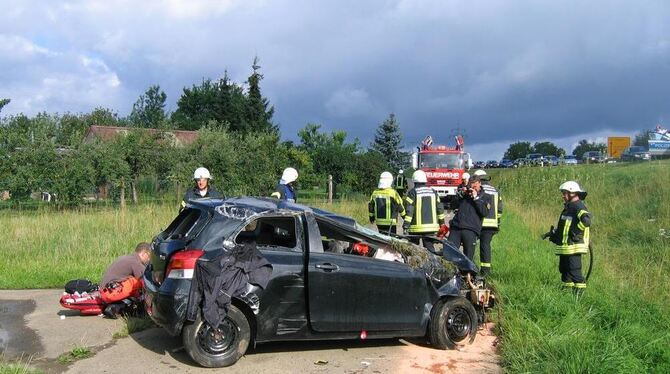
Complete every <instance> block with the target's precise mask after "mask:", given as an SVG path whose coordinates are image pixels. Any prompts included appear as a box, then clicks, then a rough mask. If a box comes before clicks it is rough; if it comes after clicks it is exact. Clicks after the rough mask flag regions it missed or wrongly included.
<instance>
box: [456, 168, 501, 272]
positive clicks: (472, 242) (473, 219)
mask: <svg viewBox="0 0 670 374" xmlns="http://www.w3.org/2000/svg"><path fill="white" fill-rule="evenodd" d="M456 207H457V208H458V211H456V214H455V215H454V218H452V219H451V224H450V225H449V241H450V242H451V244H453V245H454V246H456V247H457V248H458V247H460V246H461V245H463V253H464V254H465V255H466V256H468V258H469V259H470V260H472V259H473V258H474V256H475V246H476V245H477V238H478V237H479V235H480V234H481V231H482V220H483V218H484V217H486V215H487V214H488V211H489V209H490V207H491V197H490V196H489V195H487V194H486V193H484V191H482V185H481V180H480V179H479V177H478V176H476V175H473V176H472V177H470V180H469V181H468V185H467V187H466V188H465V190H460V191H458V194H457V197H456Z"/></svg>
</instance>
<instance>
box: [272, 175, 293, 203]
mask: <svg viewBox="0 0 670 374" xmlns="http://www.w3.org/2000/svg"><path fill="white" fill-rule="evenodd" d="M297 179H298V171H297V170H295V169H294V168H286V169H284V172H283V173H282V175H281V179H280V180H279V183H277V188H276V189H275V192H273V193H272V195H270V196H272V197H274V198H276V199H279V200H286V201H288V202H291V203H295V202H297V201H298V199H297V196H296V191H295V181H296V180H297Z"/></svg>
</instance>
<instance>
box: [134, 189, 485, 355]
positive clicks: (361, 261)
mask: <svg viewBox="0 0 670 374" xmlns="http://www.w3.org/2000/svg"><path fill="white" fill-rule="evenodd" d="M252 222H255V223H256V225H255V227H256V229H255V230H254V231H253V232H252V233H251V234H252V236H253V238H254V241H255V243H256V246H257V248H258V250H259V251H260V252H261V254H262V255H263V256H264V257H265V258H266V259H267V260H268V261H269V262H270V263H271V264H272V275H271V277H270V280H269V283H268V284H267V287H265V288H264V289H263V288H260V287H258V286H255V285H252V284H249V285H248V287H247V290H246V291H245V292H243V293H241V294H239V295H234V297H233V298H232V306H231V307H230V308H229V310H228V314H227V316H226V318H225V320H224V322H223V323H222V324H221V325H220V326H218V327H212V326H208V325H207V324H206V323H203V321H202V318H200V317H198V318H197V319H196V320H195V321H188V320H187V318H186V311H187V309H188V308H189V292H190V290H191V283H192V282H193V269H194V268H195V264H196V262H197V261H208V260H210V259H212V258H214V257H215V256H216V255H217V254H220V253H221V252H220V251H221V249H222V248H224V249H225V248H232V247H233V246H235V244H236V242H239V240H240V238H241V237H242V236H243V235H246V236H247V237H248V236H249V233H248V232H245V233H244V234H242V232H243V231H244V230H245V227H248V226H247V225H248V224H249V223H252ZM443 246H444V253H445V256H444V257H442V256H438V255H436V254H433V253H430V252H428V251H427V250H426V249H424V248H423V247H418V246H416V245H413V244H410V243H409V242H407V241H404V240H399V239H397V238H392V237H389V236H386V235H381V234H379V233H377V232H375V231H372V230H369V229H367V228H364V227H361V226H359V225H358V224H356V223H355V221H354V220H353V219H351V218H348V217H343V216H338V215H335V214H332V213H329V212H325V211H322V210H318V209H314V208H309V207H306V206H303V205H298V204H292V203H287V202H284V201H279V200H275V199H264V198H245V197H243V198H232V199H227V200H201V201H198V202H192V203H191V204H189V205H188V206H187V208H186V209H185V210H184V211H182V212H181V213H180V214H179V216H178V217H177V218H176V219H175V220H174V221H173V222H172V223H171V224H170V226H169V227H168V228H167V229H166V230H164V231H163V232H161V233H160V234H158V235H157V236H156V238H154V240H153V243H152V248H153V253H152V260H151V264H150V265H149V266H148V267H147V269H146V271H145V274H144V285H145V296H146V297H145V306H146V309H147V312H148V313H149V315H150V316H151V318H152V319H153V320H154V321H155V322H156V323H157V324H158V325H160V326H162V327H164V328H165V329H166V330H167V331H168V332H169V333H171V334H172V335H182V338H183V339H184V346H185V349H186V350H187V351H188V353H189V354H190V355H191V357H192V358H193V359H194V360H195V361H196V362H198V363H199V364H200V365H203V366H207V367H217V366H228V365H232V364H233V363H235V362H236V361H237V359H239V357H241V356H242V355H243V354H244V353H245V352H246V350H247V347H248V346H249V345H250V344H256V343H262V342H268V341H278V340H284V341H286V340H317V339H319V340H320V339H356V338H360V337H363V338H389V337H412V336H426V335H427V336H428V337H429V339H430V341H431V343H432V344H433V345H434V346H435V347H437V348H448V347H454V346H455V345H456V344H459V343H462V342H471V341H472V340H473V339H474V337H475V332H476V329H477V325H478V323H479V322H480V321H482V320H483V318H484V313H485V311H486V309H487V308H490V307H491V306H492V304H493V297H492V295H491V293H490V291H489V290H488V289H487V288H486V286H485V284H484V282H483V280H481V279H479V278H477V277H476V273H477V268H476V266H475V265H474V264H473V263H472V262H471V261H470V260H468V259H467V257H465V256H464V255H463V254H462V253H460V252H459V251H458V250H457V249H456V248H454V247H452V246H450V245H449V244H448V243H446V242H444V243H443ZM445 259H446V260H447V261H445ZM190 307H193V306H190ZM196 307H197V306H196Z"/></svg>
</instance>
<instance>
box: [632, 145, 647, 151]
mask: <svg viewBox="0 0 670 374" xmlns="http://www.w3.org/2000/svg"><path fill="white" fill-rule="evenodd" d="M630 151H631V152H646V150H645V149H644V147H639V146H636V147H630Z"/></svg>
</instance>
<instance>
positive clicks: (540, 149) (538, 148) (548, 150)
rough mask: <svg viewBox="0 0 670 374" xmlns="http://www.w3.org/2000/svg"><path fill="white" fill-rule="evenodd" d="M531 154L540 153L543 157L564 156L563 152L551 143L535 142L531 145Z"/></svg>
mask: <svg viewBox="0 0 670 374" xmlns="http://www.w3.org/2000/svg"><path fill="white" fill-rule="evenodd" d="M533 153H541V154H543V155H545V156H558V157H561V156H565V150H564V149H563V148H559V147H558V146H556V144H554V143H552V142H539V143H537V142H536V143H535V144H534V145H533Z"/></svg>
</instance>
